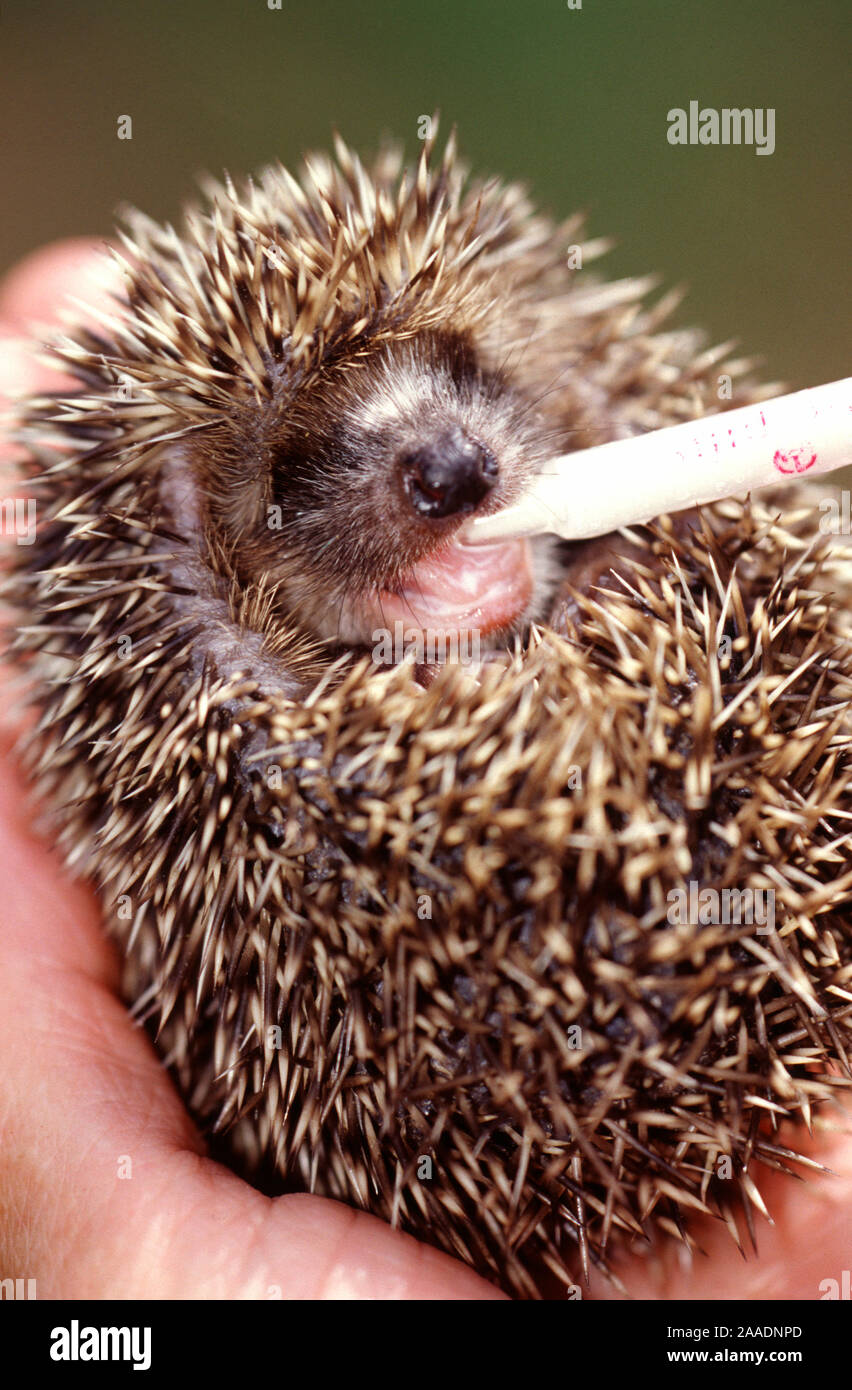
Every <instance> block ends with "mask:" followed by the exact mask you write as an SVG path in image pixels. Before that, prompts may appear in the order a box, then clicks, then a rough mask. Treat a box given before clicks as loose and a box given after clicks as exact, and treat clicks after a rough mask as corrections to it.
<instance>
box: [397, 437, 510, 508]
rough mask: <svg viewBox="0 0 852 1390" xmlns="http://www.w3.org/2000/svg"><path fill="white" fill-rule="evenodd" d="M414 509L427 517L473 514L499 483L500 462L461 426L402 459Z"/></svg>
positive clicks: (403, 470)
mask: <svg viewBox="0 0 852 1390" xmlns="http://www.w3.org/2000/svg"><path fill="white" fill-rule="evenodd" d="M400 467H401V469H402V477H403V482H404V484H405V488H406V491H407V493H408V496H409V497H410V498H411V505H412V506H413V508H414V510H415V511H416V512H417V513H418V514H419V515H420V516H423V517H446V516H457V515H459V513H463V512H471V511H473V509H474V507H475V506H476V505H477V504H478V503H479V502H481V501H482V499H483V497H485V495H486V494H487V493H488V492H490V491H491V489H492V488H493V486H494V484H495V483H496V481H497V473H498V468H497V461H496V459H495V458H494V457H493V455H492V454H490V453H489V452H488V450H487V449H484V448H483V447H482V445H481V444H477V443H476V441H475V440H473V439H470V438H469V437H468V436H467V435H466V434H465V432H464V430H463V429H461V428H460V427H459V426H458V425H453V426H452V427H451V428H449V429H447V430H444V431H443V432H442V433H441V434H439V435H436V436H435V437H434V438H431V439H430V440H429V441H428V443H423V444H421V445H418V447H417V448H416V449H411V450H409V451H408V452H407V453H405V454H403V455H402V457H401V458H400Z"/></svg>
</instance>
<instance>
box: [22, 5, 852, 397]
mask: <svg viewBox="0 0 852 1390" xmlns="http://www.w3.org/2000/svg"><path fill="white" fill-rule="evenodd" d="M270 3H272V4H274V3H276V0H180V3H175V0H76V2H75V0H3V3H2V7H1V8H0V44H2V78H3V80H2V94H1V95H0V103H2V146H0V173H1V174H2V188H3V193H4V197H3V202H4V215H3V217H2V219H0V271H2V270H4V269H5V268H7V267H8V266H9V265H10V264H12V263H13V262H14V261H15V260H16V259H17V258H18V257H20V256H22V255H23V254H24V253H26V252H27V251H29V250H31V249H33V248H34V247H36V246H38V245H40V244H41V243H43V242H46V241H49V240H52V239H54V238H56V237H61V236H67V235H73V234H80V233H95V234H99V235H105V234H107V233H109V231H110V229H111V226H112V221H113V213H114V210H115V208H116V207H117V205H118V204H120V203H121V202H123V201H124V200H128V201H131V202H133V203H136V204H137V205H139V206H141V207H143V208H144V209H145V210H146V211H147V212H150V213H151V214H153V215H154V216H157V217H162V218H173V217H175V216H176V215H177V213H178V212H179V209H180V206H181V204H182V202H183V201H184V200H185V199H186V197H187V195H188V194H189V193H190V192H191V190H192V188H193V183H194V179H195V177H196V175H197V174H198V173H199V172H201V171H203V170H204V169H208V168H209V169H211V170H212V171H214V172H217V173H218V172H221V170H222V168H223V167H227V168H229V169H230V170H231V171H232V172H234V173H242V172H247V171H248V170H250V169H254V168H257V167H258V166H260V165H262V164H263V163H264V162H265V161H267V160H269V159H272V158H278V157H280V158H282V159H283V160H284V161H285V162H290V163H292V162H294V161H296V160H297V159H298V157H299V155H300V154H301V152H302V151H303V150H305V149H307V148H311V147H316V146H327V145H328V142H329V136H330V131H331V129H332V127H333V126H337V127H338V128H339V129H340V130H341V131H342V133H343V134H344V135H345V136H346V138H347V139H348V140H349V141H350V142H352V143H355V144H356V145H357V146H358V147H359V148H360V149H361V150H362V151H367V152H369V151H370V150H371V149H372V148H374V147H375V145H376V142H377V140H378V138H379V136H380V135H381V134H382V132H386V131H388V132H392V133H393V134H395V135H397V136H399V137H401V138H402V139H403V140H404V141H405V143H406V146H407V148H408V149H409V150H410V151H411V152H412V153H414V152H416V150H417V148H418V141H417V121H418V117H420V116H421V115H423V114H426V113H429V112H431V111H433V110H434V109H435V108H440V110H441V114H442V124H443V127H444V130H445V131H446V128H447V127H448V126H449V125H450V124H451V123H453V122H456V123H457V124H458V126H459V131H460V137H461V144H462V148H463V150H464V151H465V153H466V154H467V156H468V157H469V159H470V160H471V161H472V163H473V165H474V167H475V168H476V169H477V170H479V171H483V172H489V173H502V174H505V175H507V176H511V177H513V178H520V179H522V180H524V181H525V182H527V183H529V184H530V186H531V187H532V189H533V192H534V195H535V197H536V199H537V201H539V202H540V203H542V204H543V205H545V206H546V207H548V208H549V209H550V210H551V211H552V212H554V213H555V214H556V215H557V216H559V217H562V216H565V215H567V214H568V213H569V212H571V211H573V210H574V209H575V208H577V207H584V208H587V209H588V210H589V213H590V230H591V231H592V233H593V234H596V235H608V234H611V235H614V236H615V237H616V238H617V239H618V243H619V245H618V249H617V250H616V251H615V252H614V253H612V254H611V255H610V256H609V257H607V259H606V261H605V262H603V266H604V267H606V268H608V270H609V273H611V274H613V275H621V274H630V273H644V272H646V271H649V270H652V271H657V272H659V273H660V274H661V275H662V277H663V282H664V283H665V284H671V283H679V284H680V283H683V284H686V285H687V286H688V287H689V290H690V293H689V298H688V300H687V303H686V305H684V306H683V307H682V308H681V309H680V311H679V319H680V321H681V322H687V321H689V322H698V323H701V324H703V325H704V326H705V327H706V328H707V330H708V331H709V333H710V335H711V337H712V338H713V339H715V340H720V339H724V338H727V337H735V338H736V339H737V340H738V341H739V342H740V344H741V345H742V348H743V349H744V350H745V351H747V352H749V353H755V354H759V355H760V356H761V358H762V359H763V361H764V364H765V365H764V368H763V371H764V372H765V374H767V375H768V376H770V377H772V378H773V379H774V378H782V379H785V380H787V381H788V382H790V383H791V384H792V385H795V386H804V385H809V384H814V383H817V382H820V381H826V380H831V379H833V378H835V377H839V376H841V375H844V374H846V373H848V372H849V370H850V367H849V360H848V344H849V323H850V318H851V317H852V315H850V307H852V306H851V305H850V275H849V213H850V201H852V199H850V181H849V132H850V129H852V98H850V82H849V41H850V38H852V6H850V5H849V3H848V0H808V3H807V4H804V3H802V0H713V3H710V0H641V2H640V0H582V5H581V8H579V9H577V8H571V5H570V4H569V3H568V0H533V2H531V3H526V4H524V3H520V2H519V0H516V3H511V2H510V0H467V3H465V0H416V3H405V0H402V2H401V0H362V3H351V2H350V3H343V2H342V0H310V2H309V3H306V2H305V0H281V8H280V9H275V8H270ZM573 3H574V4H576V3H577V0H573ZM691 99H696V100H698V101H699V102H700V104H701V105H705V106H713V107H717V108H721V107H725V106H730V107H752V108H754V107H773V108H775V111H776V137H775V138H776V149H775V153H774V154H772V155H771V156H766V155H760V156H759V155H757V153H756V152H755V150H754V149H753V148H748V147H739V148H737V147H724V146H720V147H702V146H696V147H692V146H686V147H672V146H670V145H669V144H668V143H667V141H666V130H667V112H668V110H669V108H671V107H676V106H679V107H684V108H685V107H687V106H688V103H689V101H690V100H691ZM121 115H130V116H132V119H133V138H132V140H131V141H123V140H119V139H118V138H117V133H116V131H117V120H118V117H119V116H121Z"/></svg>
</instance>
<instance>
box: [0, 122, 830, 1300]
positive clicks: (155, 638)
mask: <svg viewBox="0 0 852 1390" xmlns="http://www.w3.org/2000/svg"><path fill="white" fill-rule="evenodd" d="M129 228H130V231H129V235H126V236H125V237H124V243H125V246H126V248H127V253H128V259H127V261H126V263H125V272H126V297H125V298H124V299H123V300H122V301H121V302H120V303H119V304H118V306H117V307H116V310H115V314H114V316H107V317H105V318H103V319H102V320H99V321H98V322H99V327H98V328H97V329H92V328H80V329H79V330H78V331H76V333H75V334H74V336H73V338H71V339H64V340H62V341H61V342H59V343H57V344H56V346H55V348H54V356H55V360H56V361H57V363H58V364H59V365H61V367H62V368H63V369H64V370H65V371H66V372H70V373H71V374H72V375H73V377H74V378H75V379H76V383H77V387H76V389H72V390H65V391H63V392H60V393H57V394H55V395H53V396H49V397H48V396H45V397H41V398H39V399H37V400H33V401H31V402H29V404H28V406H27V409H26V412H25V419H24V425H23V434H24V438H25V440H26V442H27V447H28V450H29V455H30V461H31V465H30V470H29V471H30V473H31V475H32V476H31V477H30V478H29V481H28V486H29V487H31V488H34V489H35V490H36V491H35V494H34V495H35V496H36V497H37V499H38V525H37V534H36V537H35V542H34V544H32V545H29V546H21V547H19V548H17V550H16V555H15V561H14V563H15V572H14V574H13V576H12V579H11V582H10V584H9V586H8V594H9V597H10V598H11V600H12V602H13V604H14V605H15V606H16V608H17V611H18V613H19V616H20V630H19V633H18V636H17V639H16V643H15V651H16V653H17V659H18V661H19V662H20V665H21V667H22V669H23V670H24V671H25V672H26V674H27V676H28V678H29V679H30V681H31V683H32V688H33V691H34V698H36V699H37V701H38V703H39V705H40V707H41V710H42V713H41V719H40V722H39V724H38V729H37V731H36V733H35V735H34V737H33V740H32V744H31V748H30V761H31V765H32V768H33V772H34V777H35V780H36V782H37V784H38V787H39V789H40V791H41V793H42V794H43V796H44V797H45V799H46V801H47V803H48V805H49V806H50V807H51V808H52V812H53V815H54V817H55V822H56V825H57V828H58V835H59V841H60V844H61V846H62V848H63V851H64V853H65V855H66V856H67V859H68V862H69V863H70V864H71V865H72V866H73V867H74V868H75V869H77V870H78V871H79V872H81V873H84V874H86V875H88V876H89V877H91V878H92V879H93V880H94V881H95V883H96V884H97V886H98V889H99V891H100V894H101V897H102V901H103V904H104V912H105V917H106V920H107V922H108V924H109V926H110V929H111V930H112V932H113V933H114V934H115V935H116V936H117V938H118V940H119V941H120V942H121V944H122V946H123V948H124V951H125V954H126V979H125V988H126V992H127V998H128V1000H129V1001H130V1002H131V1003H132V1004H133V1005H134V1008H135V1012H136V1014H137V1016H138V1017H140V1018H143V1019H145V1020H146V1021H147V1022H148V1024H149V1026H150V1028H151V1031H152V1034H153V1035H154V1036H155V1037H156V1040H157V1045H158V1047H159V1048H160V1051H161V1053H162V1055H163V1056H164V1058H165V1061H166V1062H167V1064H168V1066H169V1067H170V1068H171V1070H172V1073H173V1075H174V1077H175V1079H176V1081H177V1084H178V1085H179V1087H180V1089H181V1091H182V1093H183V1095H184V1097H185V1099H186V1102H187V1104H188V1106H189V1107H190V1109H191V1111H192V1113H193V1114H194V1115H195V1116H196V1118H197V1119H198V1121H199V1123H200V1124H201V1125H202V1126H203V1127H204V1129H205V1131H206V1132H207V1133H208V1134H210V1135H211V1136H212V1142H213V1144H214V1148H215V1152H217V1153H219V1154H221V1155H224V1156H225V1157H226V1158H227V1159H228V1161H229V1162H231V1163H232V1164H233V1165H234V1166H235V1167H236V1168H238V1169H239V1170H240V1171H242V1172H244V1173H245V1174H247V1175H248V1176H249V1177H250V1178H251V1179H252V1180H253V1181H255V1182H256V1183H258V1184H259V1185H262V1186H263V1187H265V1188H266V1189H267V1190H269V1191H281V1190H288V1189H290V1190H292V1189H309V1190H311V1191H314V1192H319V1193H326V1194H328V1195H330V1196H332V1197H336V1198H339V1199H341V1200H343V1201H346V1202H349V1203H352V1204H354V1205H357V1206H359V1207H363V1208H365V1209H368V1210H370V1211H372V1212H375V1213H377V1214H378V1215H380V1216H382V1217H384V1218H385V1219H386V1220H388V1221H390V1222H392V1223H393V1224H395V1225H398V1226H400V1227H402V1228H404V1229H405V1230H408V1231H411V1232H413V1233H414V1234H416V1235H418V1236H420V1237H421V1238H423V1239H425V1240H427V1241H431V1242H432V1243H434V1244H435V1245H437V1246H439V1247H441V1248H443V1249H444V1250H447V1251H449V1252H451V1253H452V1254H454V1255H456V1256H458V1257H460V1258H462V1259H464V1260H467V1261H468V1262H469V1263H470V1264H471V1265H472V1266H474V1267H475V1268H476V1269H478V1270H479V1271H481V1272H482V1273H483V1274H484V1275H486V1276H487V1277H488V1278H490V1279H492V1280H494V1281H495V1282H497V1283H499V1284H500V1285H501V1286H502V1287H504V1288H505V1289H507V1290H509V1291H512V1292H514V1293H516V1294H519V1295H521V1296H525V1297H532V1296H542V1295H550V1294H552V1293H554V1292H557V1291H559V1290H560V1289H562V1290H564V1288H565V1287H566V1286H567V1285H574V1284H576V1282H577V1281H578V1280H582V1277H583V1271H584V1270H585V1271H588V1269H589V1266H590V1264H592V1263H594V1264H596V1265H598V1266H600V1267H602V1268H605V1269H606V1268H608V1267H609V1262H610V1253H611V1252H612V1251H613V1250H614V1249H616V1248H617V1247H620V1248H622V1249H623V1248H626V1247H627V1246H629V1245H633V1246H636V1245H637V1243H638V1244H644V1246H646V1247H647V1246H648V1245H649V1243H652V1242H654V1241H659V1240H663V1239H665V1238H667V1236H670V1235H674V1236H676V1237H678V1238H679V1239H681V1240H683V1241H685V1242H686V1243H687V1245H691V1244H692V1238H691V1236H690V1234H689V1226H688V1217H689V1215H690V1214H691V1213H694V1212H696V1211H699V1212H706V1213H713V1214H715V1215H718V1216H720V1217H721V1218H722V1219H723V1220H724V1221H726V1222H727V1224H728V1226H729V1227H730V1229H731V1231H732V1234H733V1235H734V1238H735V1239H737V1240H741V1239H744V1233H745V1232H748V1233H750V1235H751V1239H752V1241H753V1240H754V1230H753V1225H754V1221H753V1218H754V1212H755V1210H757V1211H759V1212H761V1211H763V1210H764V1203H763V1198H762V1197H761V1195H760V1188H759V1184H760V1178H761V1174H762V1173H764V1172H765V1171H766V1170H767V1169H781V1170H785V1171H786V1170H789V1169H790V1167H791V1165H793V1164H794V1163H795V1162H796V1161H797V1155H796V1153H795V1152H794V1150H792V1149H791V1148H790V1147H789V1146H788V1145H789V1143H790V1142H791V1141H790V1140H789V1139H788V1138H787V1137H786V1135H787V1131H786V1130H785V1131H784V1132H783V1133H782V1132H781V1124H782V1122H783V1121H784V1120H785V1119H791V1118H792V1119H796V1118H804V1120H805V1121H807V1122H810V1118H811V1115H812V1112H813V1110H814V1108H815V1107H817V1106H821V1107H825V1105H826V1104H827V1103H828V1102H830V1101H831V1100H832V1099H833V1098H834V1097H835V1096H836V1094H837V1092H838V1091H839V1090H840V1089H841V1088H843V1087H846V1086H848V1085H849V1081H850V1071H849V1065H848V1062H847V1049H848V1047H849V1043H850V1039H852V992H851V989H850V987H852V947H851V946H850V895H852V867H850V855H849V839H850V817H852V719H850V697H852V629H850V618H849V614H850V612H852V562H850V559H849V554H848V552H844V551H843V549H842V548H838V549H836V550H834V551H832V549H831V547H830V544H829V538H828V537H825V536H822V535H820V534H819V528H818V527H817V526H816V524H815V516H816V515H817V511H816V506H815V501H814V497H813V495H812V494H810V493H808V492H806V491H794V492H793V493H788V494H786V495H785V497H784V498H783V499H782V501H781V502H780V503H779V508H780V509H783V510H784V514H783V515H781V514H780V511H779V508H773V507H772V506H770V505H768V504H767V503H766V502H765V501H764V502H761V503H757V502H751V503H745V502H733V501H732V502H727V503H720V504H717V505H715V506H712V507H709V508H705V509H703V510H701V511H697V512H695V513H692V514H690V515H681V516H678V517H675V518H660V519H659V520H658V521H657V522H656V523H654V524H653V525H651V526H648V527H637V528H635V529H634V530H632V531H630V532H625V533H621V534H619V535H616V536H610V537H608V538H603V539H602V540H600V541H596V542H592V543H587V544H584V545H574V546H571V545H564V544H563V545H557V544H556V543H555V542H550V541H544V542H538V541H537V542H535V543H531V542H528V541H517V540H516V541H507V542H504V543H500V544H494V545H487V546H482V547H475V546H473V545H472V544H468V543H467V541H466V536H467V530H466V528H467V527H468V525H469V523H470V521H471V520H472V519H473V518H475V517H478V516H483V515H486V514H488V513H491V512H494V511H496V510H498V509H500V508H502V507H504V506H506V505H507V504H509V503H511V502H513V501H514V500H516V499H517V498H518V497H519V496H520V495H521V493H522V492H523V491H524V488H525V486H526V485H527V483H528V482H529V480H530V478H531V477H532V476H533V475H534V474H535V473H536V471H537V470H539V469H541V468H542V466H543V465H544V463H545V461H546V460H547V459H548V458H549V457H550V456H552V455H556V454H562V453H566V452H570V451H572V450H576V449H581V448H584V447H587V446H590V445H593V444H599V443H601V442H603V441H605V440H608V439H616V438H620V437H626V436H629V435H631V434H635V433H638V432H641V431H644V430H648V429H652V428H656V427H658V426H661V425H665V424H670V423H676V422H678V421H681V420H686V419H691V418H695V417H696V416H697V415H699V414H701V413H702V412H704V411H706V410H715V409H719V408H721V406H720V400H719V398H718V394H717V388H718V383H719V382H720V380H722V381H727V382H728V383H733V389H732V390H731V391H730V392H727V391H723V392H722V398H723V399H722V404H725V403H727V401H728V398H730V403H731V404H733V405H736V404H741V403H743V402H744V401H746V400H749V399H755V398H757V397H758V396H759V395H760V390H759V388H757V387H754V386H751V385H749V384H748V382H747V380H746V378H745V375H744V373H745V368H744V366H743V365H742V364H739V365H738V364H736V363H727V364H726V363H725V362H724V360H723V359H724V355H725V354H724V350H718V351H715V352H713V351H701V350H700V349H699V347H698V345H697V340H696V339H695V338H694V337H693V336H692V335H690V334H684V333H678V332H671V331H669V332H663V331H661V330H660V322H661V320H662V319H663V318H664V316H665V315H666V313H667V312H668V309H669V307H670V302H669V303H666V302H664V303H662V304H660V305H658V306H657V307H656V308H648V307H646V306H645V305H644V303H643V300H644V296H645V293H646V291H647V288H648V285H647V283H642V282H639V281H626V282H615V283H605V282H599V281H596V280H594V279H590V278H589V276H588V272H587V271H586V270H583V269H582V268H581V267H582V263H583V261H588V260H589V259H590V258H591V257H592V256H593V254H594V253H595V252H596V251H600V249H601V247H600V245H595V244H594V243H586V244H583V243H581V242H577V241H576V238H577V237H578V235H579V234H580V222H579V220H577V219H574V220H572V221H570V222H568V223H567V224H565V225H564V226H561V227H557V226H555V225H554V224H553V223H552V222H551V221H549V220H548V219H547V218H545V217H543V216H541V215H539V214H538V213H537V212H535V211H534V209H533V208H532V207H531V205H530V203H529V202H528V200H527V198H526V196H525V194H524V193H523V192H522V191H521V190H520V189H519V188H517V187H506V186H503V185H501V184H499V183H498V182H495V181H491V182H471V181H470V180H469V178H468V175H467V173H466V171H465V170H464V169H463V167H462V166H461V165H460V164H459V162H458V161H457V159H456V156H455V151H454V146H453V141H452V140H451V141H450V142H449V144H448V146H447V148H446V150H445V153H444V155H443V157H442V158H440V159H438V158H437V157H435V156H434V155H433V151H432V147H431V142H427V143H426V144H425V146H424V149H423V152H422V155H421V157H420V159H419V161H418V163H417V166H416V169H415V170H414V171H412V172H410V173H409V172H407V171H406V170H405V169H404V166H403V162H402V159H401V156H400V154H399V152H398V151H396V150H391V149H387V150H385V151H384V152H383V153H382V154H381V155H380V156H379V158H378V159H377V161H376V163H375V164H374V166H373V168H372V170H371V171H369V172H368V171H366V170H365V169H364V167H362V165H361V163H360V162H359V160H358V159H357V157H356V156H355V155H354V154H353V153H352V152H351V151H350V150H349V149H347V148H346V147H345V146H344V145H343V144H342V143H341V142H338V145H337V154H336V162H333V161H331V160H330V159H327V158H324V157H314V158H311V159H309V160H308V161H307V162H306V165H305V169H304V172H303V175H302V177H301V179H300V180H299V181H297V180H296V179H295V178H293V177H292V176H291V175H290V174H289V173H287V172H286V171H285V170H284V169H283V168H280V167H276V168H272V169H270V170H268V171H267V172H266V173H264V174H263V175H262V176H261V177H260V179H259V180H258V181H257V182H252V181H249V182H247V183H246V184H245V185H244V186H242V187H240V188H237V187H235V186H234V184H233V183H232V182H231V181H230V180H229V179H227V180H226V181H225V184H224V186H211V188H210V189H209V201H208V203H207V205H206V206H205V208H204V209H194V210H192V211H190V212H189V213H188V214H187V216H186V221H185V225H184V228H183V230H182V231H181V232H180V233H177V232H175V231H174V230H173V229H172V228H171V227H165V228H164V227H160V226H158V225H155V224H154V223H152V222H150V221H149V220H148V219H147V218H144V217H142V216H141V215H139V214H132V215H131V216H130V218H129ZM720 373H721V374H722V375H721V376H720ZM740 382H744V384H742V385H738V383H740ZM400 626H401V627H402V628H403V629H404V631H405V633H406V635H408V634H410V633H411V632H412V631H413V632H414V633H415V635H420V636H428V635H429V634H434V633H438V634H439V635H441V636H443V637H444V638H452V637H455V638H459V637H460V636H461V635H464V634H467V635H468V636H470V635H471V634H473V635H475V636H476V637H477V639H480V638H481V643H482V646H481V651H480V652H479V653H478V654H477V655H476V660H473V659H472V658H471V659H470V660H469V661H467V662H466V663H465V662H462V661H459V660H455V661H452V660H451V661H446V660H445V661H441V660H438V659H436V660H431V659H430V660H429V661H425V662H421V663H420V664H417V663H414V662H412V661H411V660H408V659H406V660H402V661H397V662H396V664H392V663H390V664H389V663H388V662H387V660H385V658H384V657H383V658H382V659H381V660H380V659H379V658H378V657H377V655H376V643H377V640H378V639H379V638H381V636H382V634H383V633H384V634H387V633H388V632H390V633H394V632H396V631H397V629H398V628H399V627H400ZM415 645H416V644H415ZM382 650H383V651H384V650H385V649H384V648H382ZM397 655H398V653H397ZM383 663H384V664H383Z"/></svg>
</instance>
